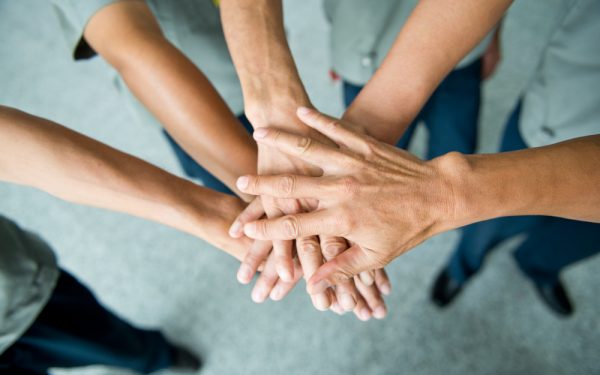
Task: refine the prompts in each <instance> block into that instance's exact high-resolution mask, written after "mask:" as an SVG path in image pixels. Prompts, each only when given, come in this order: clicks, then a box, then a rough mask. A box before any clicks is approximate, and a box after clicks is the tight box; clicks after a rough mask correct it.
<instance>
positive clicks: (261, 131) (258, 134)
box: [254, 128, 269, 139]
mask: <svg viewBox="0 0 600 375" xmlns="http://www.w3.org/2000/svg"><path fill="white" fill-rule="evenodd" d="M268 132H269V129H267V128H258V129H256V130H255V131H254V138H255V139H262V138H264V137H265V136H266V135H267V133H268Z"/></svg>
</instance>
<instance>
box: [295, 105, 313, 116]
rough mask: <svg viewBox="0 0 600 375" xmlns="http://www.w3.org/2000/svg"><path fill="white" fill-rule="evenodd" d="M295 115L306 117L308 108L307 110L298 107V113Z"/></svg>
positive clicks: (308, 111)
mask: <svg viewBox="0 0 600 375" xmlns="http://www.w3.org/2000/svg"><path fill="white" fill-rule="evenodd" d="M296 113H298V115H300V116H304V115H308V114H309V113H310V108H308V107H299V108H298V111H297V112H296Z"/></svg>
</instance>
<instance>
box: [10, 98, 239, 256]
mask: <svg viewBox="0 0 600 375" xmlns="http://www.w3.org/2000/svg"><path fill="white" fill-rule="evenodd" d="M0 134H2V136H1V137H0V147H1V149H2V150H3V152H2V153H0V180H4V181H8V182H13V183H17V184H21V185H27V186H31V187H35V188H37V189H40V190H43V191H46V192H48V193H50V194H52V195H54V196H57V197H59V198H61V199H64V200H67V201H70V202H74V203H79V204H85V205H90V206H94V207H99V208H104V209H108V210H113V211H119V212H123V213H127V214H130V215H134V216H138V217H141V218H145V219H148V220H152V221H156V222H160V223H162V224H165V225H168V226H171V227H174V228H176V229H179V230H181V231H185V232H188V233H190V234H193V235H195V236H198V237H201V238H206V239H207V240H210V241H211V242H212V243H213V244H215V245H217V246H221V247H224V248H226V249H227V250H228V251H229V252H233V251H234V250H237V249H234V248H233V247H235V246H236V245H235V244H233V242H231V241H228V236H227V235H226V228H227V226H228V222H229V221H230V220H233V218H234V216H235V214H236V211H237V210H240V209H241V208H242V204H241V202H239V200H238V201H237V202H236V201H235V198H233V197H230V196H227V195H225V194H220V193H216V192H213V191H211V190H209V189H205V188H202V187H200V186H197V185H195V184H193V183H191V182H189V181H186V180H184V179H181V178H178V177H176V176H173V175H171V174H169V173H167V172H165V171H164V170H162V169H159V168H157V167H154V166H152V165H150V164H148V163H146V162H144V161H142V160H140V159H137V158H135V157H133V156H131V155H128V154H125V153H122V152H120V151H118V150H115V149H113V148H111V147H109V146H106V145H104V144H102V143H99V142H97V141H94V140H93V139H90V138H88V137H86V136H83V135H81V134H79V133H76V132H73V131H71V130H69V129H67V128H65V127H62V126H60V125H58V124H55V123H52V122H50V121H48V120H45V119H41V118H38V117H34V116H31V115H28V114H26V113H23V112H20V111H17V110H14V109H11V108H7V107H0ZM227 209H229V211H230V212H228V210H227ZM228 215H230V216H232V217H226V216H228ZM219 226H221V227H222V229H220V228H219ZM218 232H222V238H223V239H224V240H225V242H224V240H222V239H221V238H220V237H221V236H218V235H216V234H217V233H218ZM226 242H227V243H226ZM241 245H242V244H241V243H240V246H241ZM239 250H241V249H239Z"/></svg>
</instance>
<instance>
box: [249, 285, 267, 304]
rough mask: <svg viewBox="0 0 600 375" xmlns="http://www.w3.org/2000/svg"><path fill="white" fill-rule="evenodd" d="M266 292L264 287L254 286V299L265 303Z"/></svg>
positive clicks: (256, 301)
mask: <svg viewBox="0 0 600 375" xmlns="http://www.w3.org/2000/svg"><path fill="white" fill-rule="evenodd" d="M265 298H266V296H265V292H264V290H262V288H254V290H253V291H252V301H254V302H255V303H263V302H265Z"/></svg>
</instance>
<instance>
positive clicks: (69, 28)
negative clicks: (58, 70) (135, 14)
mask: <svg viewBox="0 0 600 375" xmlns="http://www.w3.org/2000/svg"><path fill="white" fill-rule="evenodd" d="M117 1H120V0H51V2H52V5H53V8H54V10H55V12H56V15H57V16H58V20H59V23H60V27H61V29H62V32H63V35H64V37H65V39H66V41H67V45H68V47H69V49H70V50H71V51H73V52H72V53H73V54H72V56H73V59H74V60H82V59H89V58H91V57H94V56H96V51H94V50H93V48H92V47H91V46H90V45H89V44H88V43H87V42H86V40H85V38H84V37H83V32H84V30H85V27H86V25H87V24H88V22H89V21H90V19H91V18H92V16H94V14H96V12H98V11H99V10H100V9H102V8H104V7H105V6H107V5H109V4H112V3H115V2H117Z"/></svg>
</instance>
